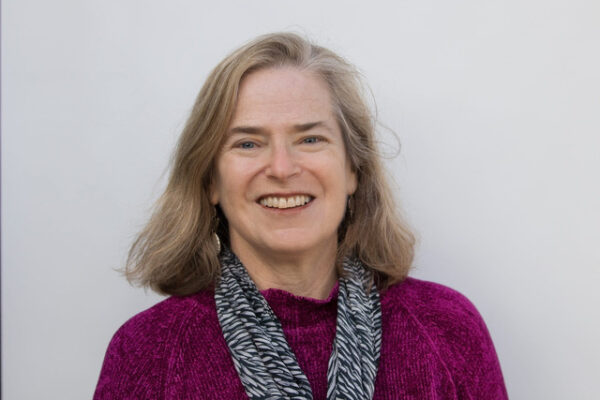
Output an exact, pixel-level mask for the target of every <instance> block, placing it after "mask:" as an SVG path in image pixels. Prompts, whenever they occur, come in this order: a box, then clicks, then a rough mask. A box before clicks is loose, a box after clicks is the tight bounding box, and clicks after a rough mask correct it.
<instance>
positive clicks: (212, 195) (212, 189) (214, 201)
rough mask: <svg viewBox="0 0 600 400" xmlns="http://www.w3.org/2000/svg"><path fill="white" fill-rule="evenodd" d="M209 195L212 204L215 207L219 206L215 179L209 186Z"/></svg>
mask: <svg viewBox="0 0 600 400" xmlns="http://www.w3.org/2000/svg"><path fill="white" fill-rule="evenodd" d="M208 195H209V197H210V203H211V204H212V205H213V206H216V205H217V204H219V191H218V189H217V184H216V182H215V179H214V178H213V179H212V180H211V182H210V185H209V186H208Z"/></svg>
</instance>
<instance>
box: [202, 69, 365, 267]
mask: <svg viewBox="0 0 600 400" xmlns="http://www.w3.org/2000/svg"><path fill="white" fill-rule="evenodd" d="M227 135H228V137H227V139H226V142H225V144H224V146H223V149H222V150H221V152H220V154H219V157H218V159H217V171H216V176H215V179H214V183H213V186H212V189H211V200H212V202H213V204H219V205H220V207H221V209H222V210H223V213H224V214H225V217H226V218H227V221H228V224H229V234H230V238H229V239H230V243H231V247H232V249H233V250H234V251H235V252H236V253H238V255H239V254H240V253H242V252H244V251H252V252H254V254H261V255H267V256H268V255H274V256H277V255H289V254H298V255H300V254H302V253H305V252H310V251H318V252H320V251H326V250H331V249H332V248H337V230H338V227H339V225H340V223H341V221H342V218H343V216H344V212H345V207H346V199H347V196H348V195H350V194H352V193H354V191H355V190H356V175H355V173H354V172H353V171H352V170H351V167H350V163H349V160H348V157H347V156H346V151H345V148H344V141H343V138H342V133H341V131H340V128H339V126H338V124H337V121H336V118H335V116H334V114H333V110H332V101H331V96H330V94H329V90H328V88H327V85H326V84H325V82H323V81H322V80H321V79H320V78H317V77H315V76H314V75H312V74H311V73H310V72H307V71H302V70H299V69H297V68H293V67H282V68H270V69H265V70H259V71H256V72H253V73H251V74H250V75H248V76H247V77H245V78H244V80H243V81H242V82H241V85H240V90H239V95H238V102H237V106H236V110H235V113H234V116H233V120H232V123H231V125H230V127H229V131H228V133H227ZM329 254H331V253H329Z"/></svg>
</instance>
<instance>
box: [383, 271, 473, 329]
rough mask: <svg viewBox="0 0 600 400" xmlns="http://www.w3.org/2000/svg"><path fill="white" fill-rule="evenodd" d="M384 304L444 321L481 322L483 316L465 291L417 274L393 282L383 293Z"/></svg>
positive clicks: (421, 316) (417, 316)
mask: <svg viewBox="0 0 600 400" xmlns="http://www.w3.org/2000/svg"><path fill="white" fill-rule="evenodd" d="M381 301H382V306H384V307H386V306H387V307H389V308H395V307H398V306H401V307H404V308H408V309H409V311H410V312H411V314H412V315H413V316H414V317H415V318H418V319H419V320H423V321H424V322H427V321H432V322H436V323H440V322H442V321H443V320H450V321H453V322H454V323H456V322H457V321H458V320H461V321H462V320H464V319H465V318H466V319H467V320H468V321H471V322H475V323H477V324H480V323H481V322H482V321H481V316H480V314H479V312H478V311H477V309H476V308H475V306H474V305H473V303H471V301H470V300H469V299H468V298H467V297H466V296H464V295H463V294H462V293H460V292H458V291H456V290H454V289H451V288H449V287H447V286H444V285H440V284H438V283H434V282H427V281H423V280H419V279H415V278H407V279H405V280H404V281H403V282H401V283H398V284H395V285H392V286H391V287H390V288H388V289H387V290H386V291H385V292H384V293H383V294H382V296H381Z"/></svg>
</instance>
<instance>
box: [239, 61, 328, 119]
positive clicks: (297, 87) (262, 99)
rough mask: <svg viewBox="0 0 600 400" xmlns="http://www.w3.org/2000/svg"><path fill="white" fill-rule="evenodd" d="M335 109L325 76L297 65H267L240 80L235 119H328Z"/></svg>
mask: <svg viewBox="0 0 600 400" xmlns="http://www.w3.org/2000/svg"><path fill="white" fill-rule="evenodd" d="M332 110H333V108H332V101H331V94H330V91H329V88H328V86H327V84H326V83H325V82H324V81H323V79H322V78H320V77H318V76H317V75H315V74H314V73H312V72H310V71H306V70H300V69H298V68H295V67H280V68H268V69H264V70H258V71H255V72H252V73H251V74H249V75H248V76H246V77H245V78H244V79H243V80H242V82H241V83H240V89H239V92H238V99H237V104H236V110H235V113H234V116H233V121H232V123H234V124H236V123H258V122H261V121H262V120H266V121H265V122H283V121H287V122H289V123H303V122H307V120H328V119H332V118H333V112H332Z"/></svg>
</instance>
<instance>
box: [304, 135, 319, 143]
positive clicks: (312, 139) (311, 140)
mask: <svg viewBox="0 0 600 400" xmlns="http://www.w3.org/2000/svg"><path fill="white" fill-rule="evenodd" d="M320 140H321V139H319V138H318V137H315V136H311V137H307V138H305V139H304V140H302V142H303V143H308V144H312V143H318V142H319V141H320Z"/></svg>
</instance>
